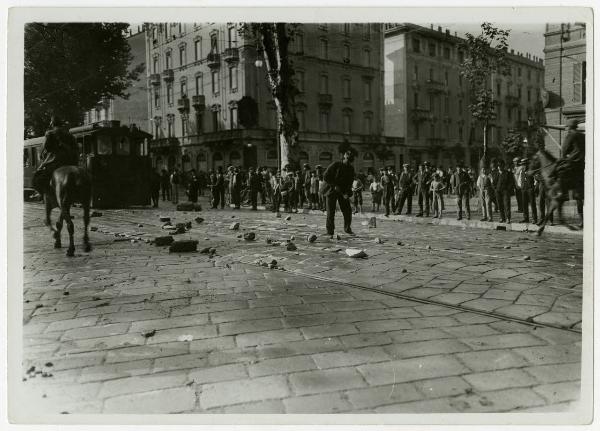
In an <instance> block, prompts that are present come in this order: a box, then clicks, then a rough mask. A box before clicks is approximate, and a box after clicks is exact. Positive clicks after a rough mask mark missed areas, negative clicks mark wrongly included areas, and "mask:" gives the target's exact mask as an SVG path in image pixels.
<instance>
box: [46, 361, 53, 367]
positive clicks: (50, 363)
mask: <svg viewBox="0 0 600 431" xmlns="http://www.w3.org/2000/svg"><path fill="white" fill-rule="evenodd" d="M44 366H46V367H53V366H54V364H53V363H52V362H46V363H45V364H44Z"/></svg>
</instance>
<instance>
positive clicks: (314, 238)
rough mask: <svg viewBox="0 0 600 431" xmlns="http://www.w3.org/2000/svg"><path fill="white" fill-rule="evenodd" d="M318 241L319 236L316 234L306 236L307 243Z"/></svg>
mask: <svg viewBox="0 0 600 431" xmlns="http://www.w3.org/2000/svg"><path fill="white" fill-rule="evenodd" d="M316 240H317V235H316V234H314V233H311V234H309V235H307V236H306V241H308V242H315V241H316Z"/></svg>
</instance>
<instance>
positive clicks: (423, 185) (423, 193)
mask: <svg viewBox="0 0 600 431" xmlns="http://www.w3.org/2000/svg"><path fill="white" fill-rule="evenodd" d="M413 183H414V184H415V185H416V186H417V196H419V213H418V214H417V215H416V217H423V201H424V202H425V217H429V202H430V201H429V188H430V183H431V173H430V172H429V163H428V162H424V163H423V164H421V165H419V171H418V172H417V173H416V175H415V176H414V178H413Z"/></svg>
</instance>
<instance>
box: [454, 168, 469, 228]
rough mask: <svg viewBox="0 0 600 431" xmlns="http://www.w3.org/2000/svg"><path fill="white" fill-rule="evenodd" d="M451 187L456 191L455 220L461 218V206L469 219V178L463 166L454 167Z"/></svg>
mask: <svg viewBox="0 0 600 431" xmlns="http://www.w3.org/2000/svg"><path fill="white" fill-rule="evenodd" d="M452 188H453V189H454V193H456V206H457V207H458V216H457V217H456V220H462V218H463V208H464V209H465V212H466V213H467V220H471V204H470V198H471V178H470V177H469V174H467V171H466V170H465V168H464V166H460V165H458V166H457V167H456V172H455V173H454V175H452Z"/></svg>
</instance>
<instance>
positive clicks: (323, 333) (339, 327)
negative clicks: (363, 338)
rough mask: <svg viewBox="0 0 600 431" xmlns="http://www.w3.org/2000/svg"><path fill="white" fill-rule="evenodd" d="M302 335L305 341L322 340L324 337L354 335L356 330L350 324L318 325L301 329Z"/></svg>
mask: <svg viewBox="0 0 600 431" xmlns="http://www.w3.org/2000/svg"><path fill="white" fill-rule="evenodd" d="M300 330H301V331H302V334H304V337H306V338H307V339H309V340H310V339H313V338H324V337H335V336H338V335H348V334H356V333H357V332H358V330H357V329H356V327H355V326H354V325H352V324H345V323H339V324H333V325H320V326H309V327H307V328H301V329H300Z"/></svg>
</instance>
